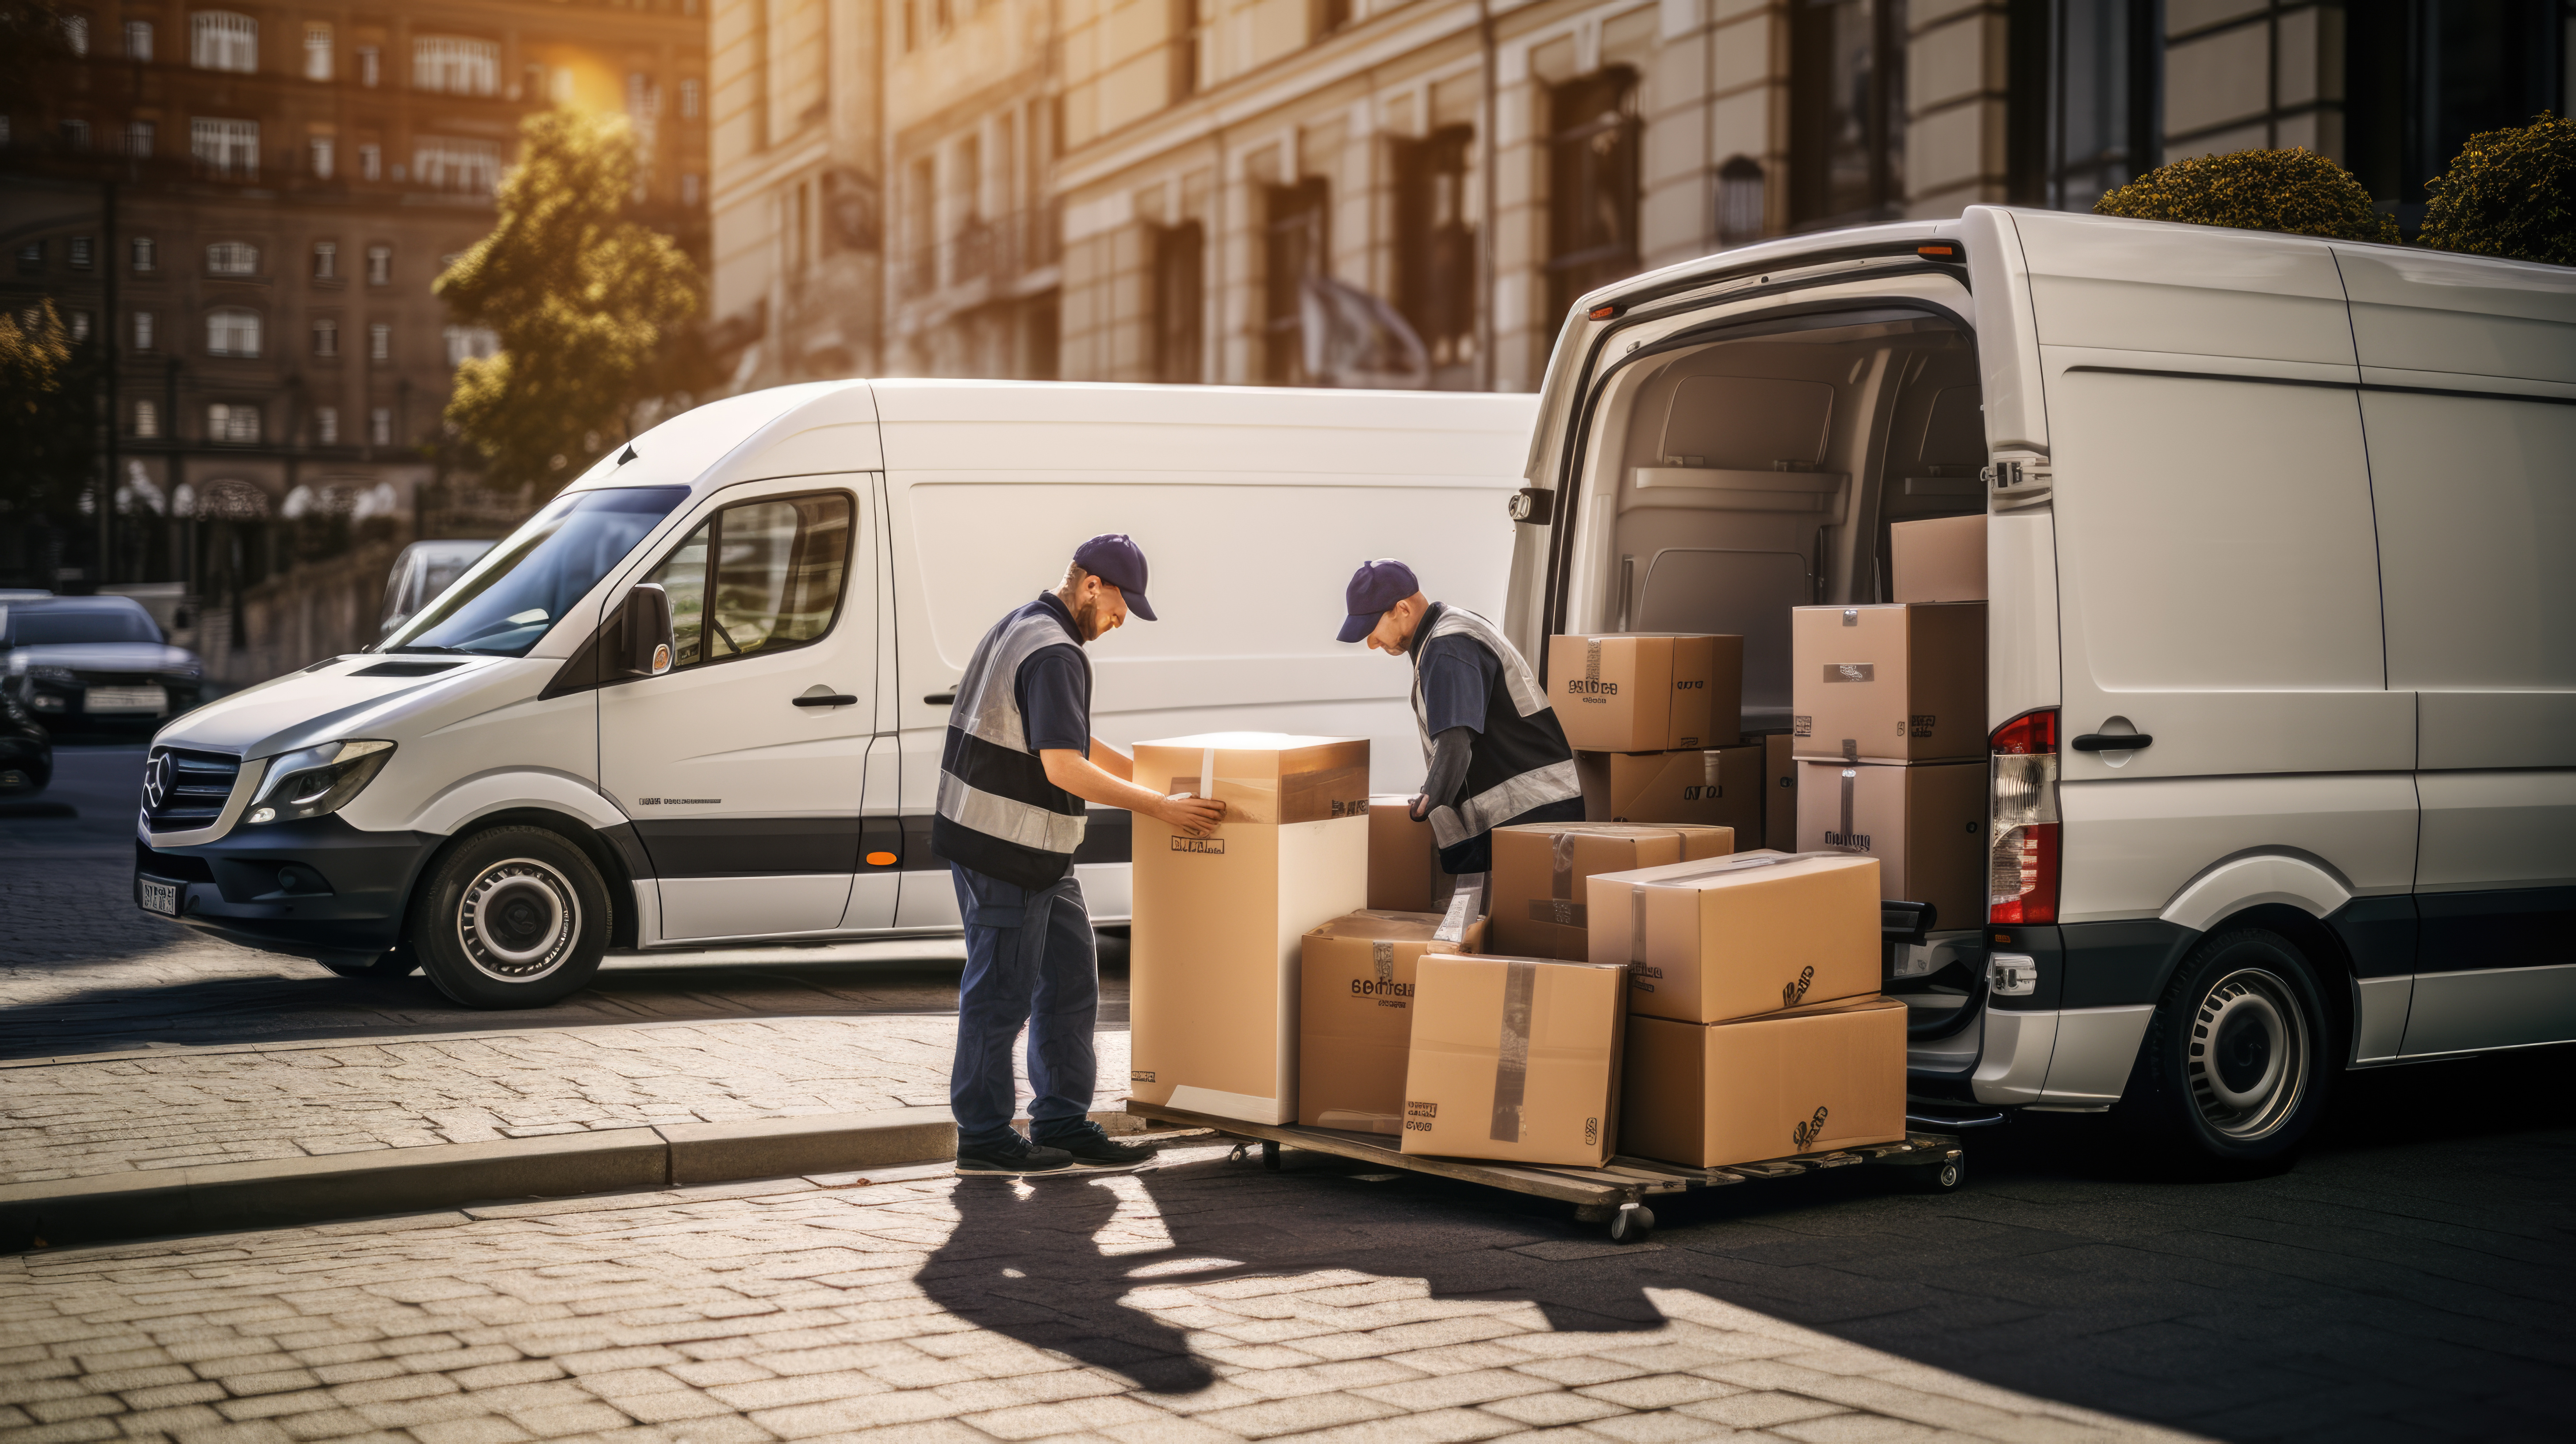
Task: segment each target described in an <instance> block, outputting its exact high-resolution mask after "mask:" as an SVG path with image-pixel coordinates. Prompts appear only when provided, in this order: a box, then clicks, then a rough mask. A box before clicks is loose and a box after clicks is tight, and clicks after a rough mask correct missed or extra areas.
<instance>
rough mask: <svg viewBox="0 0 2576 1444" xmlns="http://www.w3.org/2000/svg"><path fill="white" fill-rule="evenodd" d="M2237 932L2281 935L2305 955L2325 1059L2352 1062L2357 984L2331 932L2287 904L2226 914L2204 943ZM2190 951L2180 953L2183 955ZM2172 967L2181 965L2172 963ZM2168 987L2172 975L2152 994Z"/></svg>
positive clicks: (2341, 945)
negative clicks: (2314, 985) (2319, 1005)
mask: <svg viewBox="0 0 2576 1444" xmlns="http://www.w3.org/2000/svg"><path fill="white" fill-rule="evenodd" d="M2239 928H2260V929H2262V930H2263V931H2265V932H2268V933H2276V934H2278V935H2280V937H2281V938H2282V940H2283V941H2285V942H2287V943H2289V944H2290V945H2291V946H2292V947H2295V948H2297V949H2298V950H2299V951H2300V952H2301V953H2302V954H2304V955H2306V957H2307V960H2308V964H2309V966H2311V967H2313V968H2315V969H2316V971H2317V974H2318V976H2317V982H2318V983H2319V984H2320V985H2321V986H2320V987H2319V988H2318V989H2317V991H2318V993H2319V995H2320V996H2321V998H2322V1000H2323V1001H2324V1003H2325V1007H2326V1027H2327V1028H2328V1030H2329V1031H2330V1032H2331V1033H2332V1036H2331V1037H2330V1038H2329V1039H2328V1040H2327V1044H2326V1056H2327V1057H2329V1058H2331V1059H2334V1060H2335V1066H2336V1067H2337V1068H2338V1069H2340V1068H2341V1067H2343V1066H2344V1064H2345V1063H2346V1062H2348V1061H2349V1060H2350V1058H2351V1057H2352V1039H2353V1028H2354V1024H2355V1013H2356V1006H2357V1001H2358V999H2357V993H2356V990H2357V989H2358V988H2359V986H2360V984H2359V983H2358V982H2357V981H2356V979H2357V977H2358V974H2357V973H2356V972H2355V971H2354V969H2353V964H2352V953H2351V951H2350V950H2349V949H2348V948H2346V947H2345V946H2344V942H2343V939H2342V938H2340V937H2338V936H2336V935H2335V930H2334V929H2333V928H2330V927H2328V926H2326V924H2325V920H2324V919H2322V918H2320V917H2317V916H2316V915H2315V914H2313V913H2309V912H2304V911H2302V910H2300V909H2298V908H2294V907H2292V906H2290V905H2289V904H2287V903H2260V904H2257V905H2256V906H2253V907H2250V908H2245V909H2242V910H2241V911H2238V912H2234V913H2230V914H2228V915H2227V916H2226V917H2223V918H2220V919H2219V920H2218V921H2217V922H2216V923H2214V924H2212V925H2211V926H2210V928H2209V931H2208V932H2206V933H2204V934H2202V936H2203V937H2217V936H2219V935H2220V934H2222V933H2229V932H2234V931H2236V930H2237V929H2239ZM2189 952H2190V949H2185V950H2184V953H2185V954H2186V955H2187V954H2188V953H2189ZM2175 961H2176V963H2177V964H2179V963H2180V961H2181V959H2180V958H2179V957H2177V958H2176V959H2175ZM2172 981H2173V974H2172V971H2171V969H2168V970H2167V971H2166V974H2165V976H2164V977H2162V978H2159V979H2157V980H2156V992H2157V995H2158V996H2160V997H2161V996H2162V995H2163V993H2164V990H2165V988H2166V987H2167V986H2168V985H2169V984H2171V983H2172Z"/></svg>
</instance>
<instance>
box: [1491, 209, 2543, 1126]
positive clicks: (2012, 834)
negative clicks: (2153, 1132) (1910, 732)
mask: <svg viewBox="0 0 2576 1444" xmlns="http://www.w3.org/2000/svg"><path fill="white" fill-rule="evenodd" d="M1528 480H1529V482H1530V488H1529V490H1528V491H1526V492H1525V493H1524V494H1523V499H1521V500H1519V501H1516V502H1515V511H1516V514H1519V515H1521V516H1522V517H1523V520H1524V525H1523V526H1522V527H1521V529H1520V536H1519V539H1518V542H1517V546H1516V550H1515V554H1514V563H1513V574H1512V597H1511V602H1510V604H1509V607H1508V608H1507V628H1508V630H1509V632H1510V633H1511V635H1512V637H1513V639H1514V640H1515V642H1517V643H1518V644H1519V645H1520V646H1521V647H1522V648H1523V649H1524V650H1525V651H1527V652H1528V653H1529V654H1530V655H1531V656H1532V657H1533V658H1536V657H1538V656H1540V654H1541V653H1542V651H1543V650H1544V646H1545V643H1546V640H1547V638H1548V637H1549V636H1550V635H1552V634H1561V633H1580V632H1592V631H1607V630H1613V629H1636V630H1687V631H1704V632H1736V633H1742V634H1743V635H1744V636H1745V638H1746V644H1745V697H1746V710H1747V713H1748V725H1752V726H1757V727H1771V728H1779V727H1784V726H1785V725H1786V721H1787V715H1786V714H1787V711H1788V706H1789V682H1790V679H1789V671H1788V660H1789V647H1788V634H1789V611H1790V609H1791V608H1792V607H1795V606H1800V605H1813V604H1840V605H1852V604H1856V603H1866V602H1874V601H1880V600H1883V599H1885V598H1886V597H1887V595H1888V580H1887V570H1886V567H1887V562H1886V558H1887V555H1888V527H1889V525H1890V523H1892V522H1896V521H1903V520H1908V519H1913V518H1919V517H1931V516H1945V515H1967V514H1974V513H1978V512H1983V513H1985V514H1986V515H1987V517H1988V521H1987V537H1988V575H1989V588H1990V592H1989V595H1990V597H1991V601H1990V603H1989V607H1988V613H1989V620H1988V626H1989V635H1988V645H1989V653H1990V660H1989V672H1988V677H1989V682H1988V686H1989V701H1988V718H1987V725H1988V727H1989V728H1990V729H1991V730H1992V732H1993V738H1994V751H1995V753H1996V756H1995V759H1994V763H1993V773H1992V776H1993V786H1992V804H1991V816H1990V819H1989V829H1990V830H1989V839H1990V841H1991V842H1992V844H1993V847H1994V852H1993V862H1994V871H1993V876H1994V879H1995V881H1994V889H1993V902H1992V906H1991V910H1990V913H1989V916H1988V917H1987V918H1983V919H1975V920H1951V921H1950V925H1951V926H1952V927H1953V928H1954V929H1955V928H1957V926H1958V924H1959V922H1961V921H1967V922H1968V923H1969V924H1970V927H1971V928H1972V929H1973V930H1972V931H1957V932H1953V933H1951V934H1950V935H1949V936H1948V937H1946V938H1945V939H1942V940H1941V941H1943V942H1945V943H1946V944H1947V954H1948V956H1949V957H1951V958H1953V959H1955V960H1956V961H1954V962H1952V963H1950V964H1949V965H1948V966H1946V967H1945V968H1944V969H1943V971H1942V972H1941V973H1940V974H1939V975H1937V976H1936V977H1934V978H1932V979H1929V980H1927V981H1925V982H1922V983H1912V982H1908V983H1897V982H1893V981H1891V983H1890V990H1891V991H1897V992H1906V990H1908V989H1910V990H1911V991H1910V992H1906V996H1907V1000H1908V1002H1909V1004H1910V1005H1911V1006H1912V1007H1913V1009H1914V1027H1913V1033H1914V1040H1913V1043H1912V1057H1911V1065H1912V1066H1911V1080H1912V1091H1913V1093H1914V1094H1915V1096H1916V1097H1917V1099H1918V1100H1921V1101H1920V1102H1919V1103H1918V1105H1917V1107H1918V1109H1920V1110H1924V1111H1932V1110H1936V1109H1938V1108H1940V1107H1941V1106H1943V1105H1946V1106H1947V1108H1948V1109H1949V1110H1950V1111H1951V1112H1952V1114H1953V1115H1954V1116H1956V1115H1958V1114H1960V1113H1963V1112H1968V1111H1973V1110H1975V1109H1977V1108H1979V1107H1981V1106H1982V1107H1983V1108H1985V1109H1986V1110H1988V1111H1989V1112H1991V1110H1992V1109H1994V1108H1996V1107H2019V1108H2032V1109H2049V1110H2058V1111H2073V1112H2093V1111H2101V1110H2106V1109H2109V1108H2110V1107H2112V1106H2113V1105H2114V1104H2115V1103H2117V1104H2120V1105H2121V1106H2122V1108H2123V1109H2124V1111H2129V1112H2133V1113H2135V1114H2136V1115H2138V1116H2139V1117H2140V1118H2141V1119H2142V1120H2143V1121H2144V1122H2146V1123H2148V1124H2150V1125H2151V1126H2153V1127H2156V1128H2158V1129H2160V1130H2162V1131H2164V1132H2165V1133H2167V1134H2168V1136H2170V1137H2171V1138H2172V1139H2173V1140H2175V1141H2176V1142H2178V1143H2181V1144H2184V1145H2186V1146H2189V1147H2193V1148H2196V1149H2198V1150H2200V1151H2202V1152H2204V1153H2206V1154H2209V1155H2214V1156H2217V1157H2220V1158H2226V1159H2235V1160H2240V1161H2256V1160H2261V1159H2265V1158H2271V1157H2278V1156H2280V1155H2282V1154H2284V1153H2286V1152H2287V1151H2288V1150H2290V1149H2291V1148H2293V1147H2295V1146H2296V1145H2297V1143H2298V1141H2299V1139H2300V1138H2301V1137H2302V1136H2303V1135H2304V1134H2305V1133H2306V1132H2307V1130H2308V1129H2309V1127H2310V1126H2311V1125H2312V1124H2313V1123H2314V1121H2315V1119H2316V1118H2317V1117H2318V1115H2319V1113H2320V1112H2321V1110H2322V1106H2323V1104H2324V1101H2325V1098H2326V1094H2327V1092H2328V1090H2329V1089H2330V1088H2331V1087H2332V1085H2333V1082H2334V1079H2335V1077H2336V1075H2337V1073H2338V1072H2339V1071H2341V1070H2343V1069H2345V1068H2353V1067H2372V1066H2378V1065H2383V1064H2392V1063H2400V1062H2407V1061H2412V1060H2416V1059H2422V1058H2435V1057H2445V1056H2450V1055H2455V1054H2461V1053H2468V1052H2473V1051H2477V1050H2482V1049H2493V1048H2511V1047H2521V1046H2527V1045H2533V1044H2544V1043H2554V1042H2560V1041H2565V1040H2569V1039H2576V271H2569V270H2565V269H2561V268H2557V267H2551V266H2541V265H2527V264H2519V263H2514V262H2508V261H2497V260H2487V259H2481V258H2477V257H2470V256H2460V255H2449V254H2441V253H2434V252H2426V251H2419V250H2410V249H2403V248H2398V247H2393V246H2378V245H2361V244H2347V243H2344V242H2340V241H2331V242H2330V241H2324V240H2316V239H2312V238H2307V237H2300V236H2289V235H2278V234H2268V233H2255V232H2246V231H2227V230H2216V229H2208V228H2201V227H2189V226H2175V225H2163V224H2155V223H2147V222H2138V221H2127V220H2116V219H2108V218H2100V217H2092V216H2079V215H2066V214H2060V213H2055V212H2032V211H2020V210H2005V209H1999V208H1993V207H1985V206H1978V207H1971V208H1970V209H1969V210H1968V212H1967V213H1966V214H1965V215H1964V216H1963V217H1961V218H1960V219H1959V220H1956V221H1950V222H1941V223H1927V224H1906V225H1892V226H1881V227H1873V228H1869V229H1863V230H1851V231H1841V232H1833V233H1828V234H1822V235H1813V236H1801V237H1796V238H1792V239H1785V240H1780V241H1774V242H1770V243H1766V244H1763V245H1759V246H1751V247H1746V248H1744V249H1742V250H1736V251H1729V252H1726V253H1724V254H1721V255H1717V256H1712V257H1709V258H1706V259H1704V260H1700V261H1694V262H1691V263H1689V264H1687V265H1683V266H1677V267H1673V268H1671V269H1668V270H1664V271H1659V272H1656V273H1654V274H1651V275H1646V276H1641V277H1638V278H1636V279H1634V280H1630V281H1625V282H1621V283H1620V284H1618V285H1616V286H1614V287H1610V288H1606V289H1604V290H1602V291H1600V292H1597V293H1595V294H1594V295H1592V296H1590V297H1587V298H1586V299H1585V300H1584V302H1583V303H1581V305H1579V306H1578V307H1577V309H1576V311H1575V313H1574V314H1573V315H1572V316H1571V317H1569V319H1568V321H1567V324H1566V328H1565V330H1564V332H1563V334H1562V336H1561V338H1560V339H1559V341H1558V343H1557V347H1556V352H1555V356H1554V358H1553V360H1552V362H1551V365H1550V370H1549V375H1548V380H1547V384H1546V392H1545V395H1544V397H1543V400H1542V407H1541V411H1540V417H1539V426H1538V434H1537V438H1536V441H1535V444H1534V448H1533V451H1532V455H1531V459H1530V466H1529V470H1528ZM1542 665H1544V664H1543V663H1542ZM1976 924H1984V926H1982V927H1978V926H1976ZM1938 925H1939V924H1937V923H1936V926H1938ZM1936 956H1940V954H1936Z"/></svg>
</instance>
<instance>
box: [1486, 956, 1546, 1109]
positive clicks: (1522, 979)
mask: <svg viewBox="0 0 2576 1444" xmlns="http://www.w3.org/2000/svg"><path fill="white" fill-rule="evenodd" d="M1538 966H1539V965H1538V964H1536V963H1530V962H1523V961H1521V960H1519V959H1517V958H1515V959H1513V960H1512V961H1510V962H1508V963H1506V964H1504V966H1503V1032H1502V1037H1501V1039H1500V1040H1499V1044H1498V1046H1497V1047H1496V1048H1495V1051H1494V1126H1493V1128H1492V1130H1491V1131H1490V1132H1489V1133H1488V1134H1487V1135H1486V1136H1487V1137H1489V1138H1491V1139H1493V1140H1494V1141H1495V1142H1496V1143H1518V1142H1520V1141H1521V1100H1522V1099H1523V1097H1524V1096H1525V1095H1526V1094H1527V1093H1528V1091H1529V1047H1530V1011H1531V1000H1532V999H1533V998H1535V997H1536V996H1537V994H1538Z"/></svg>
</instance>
